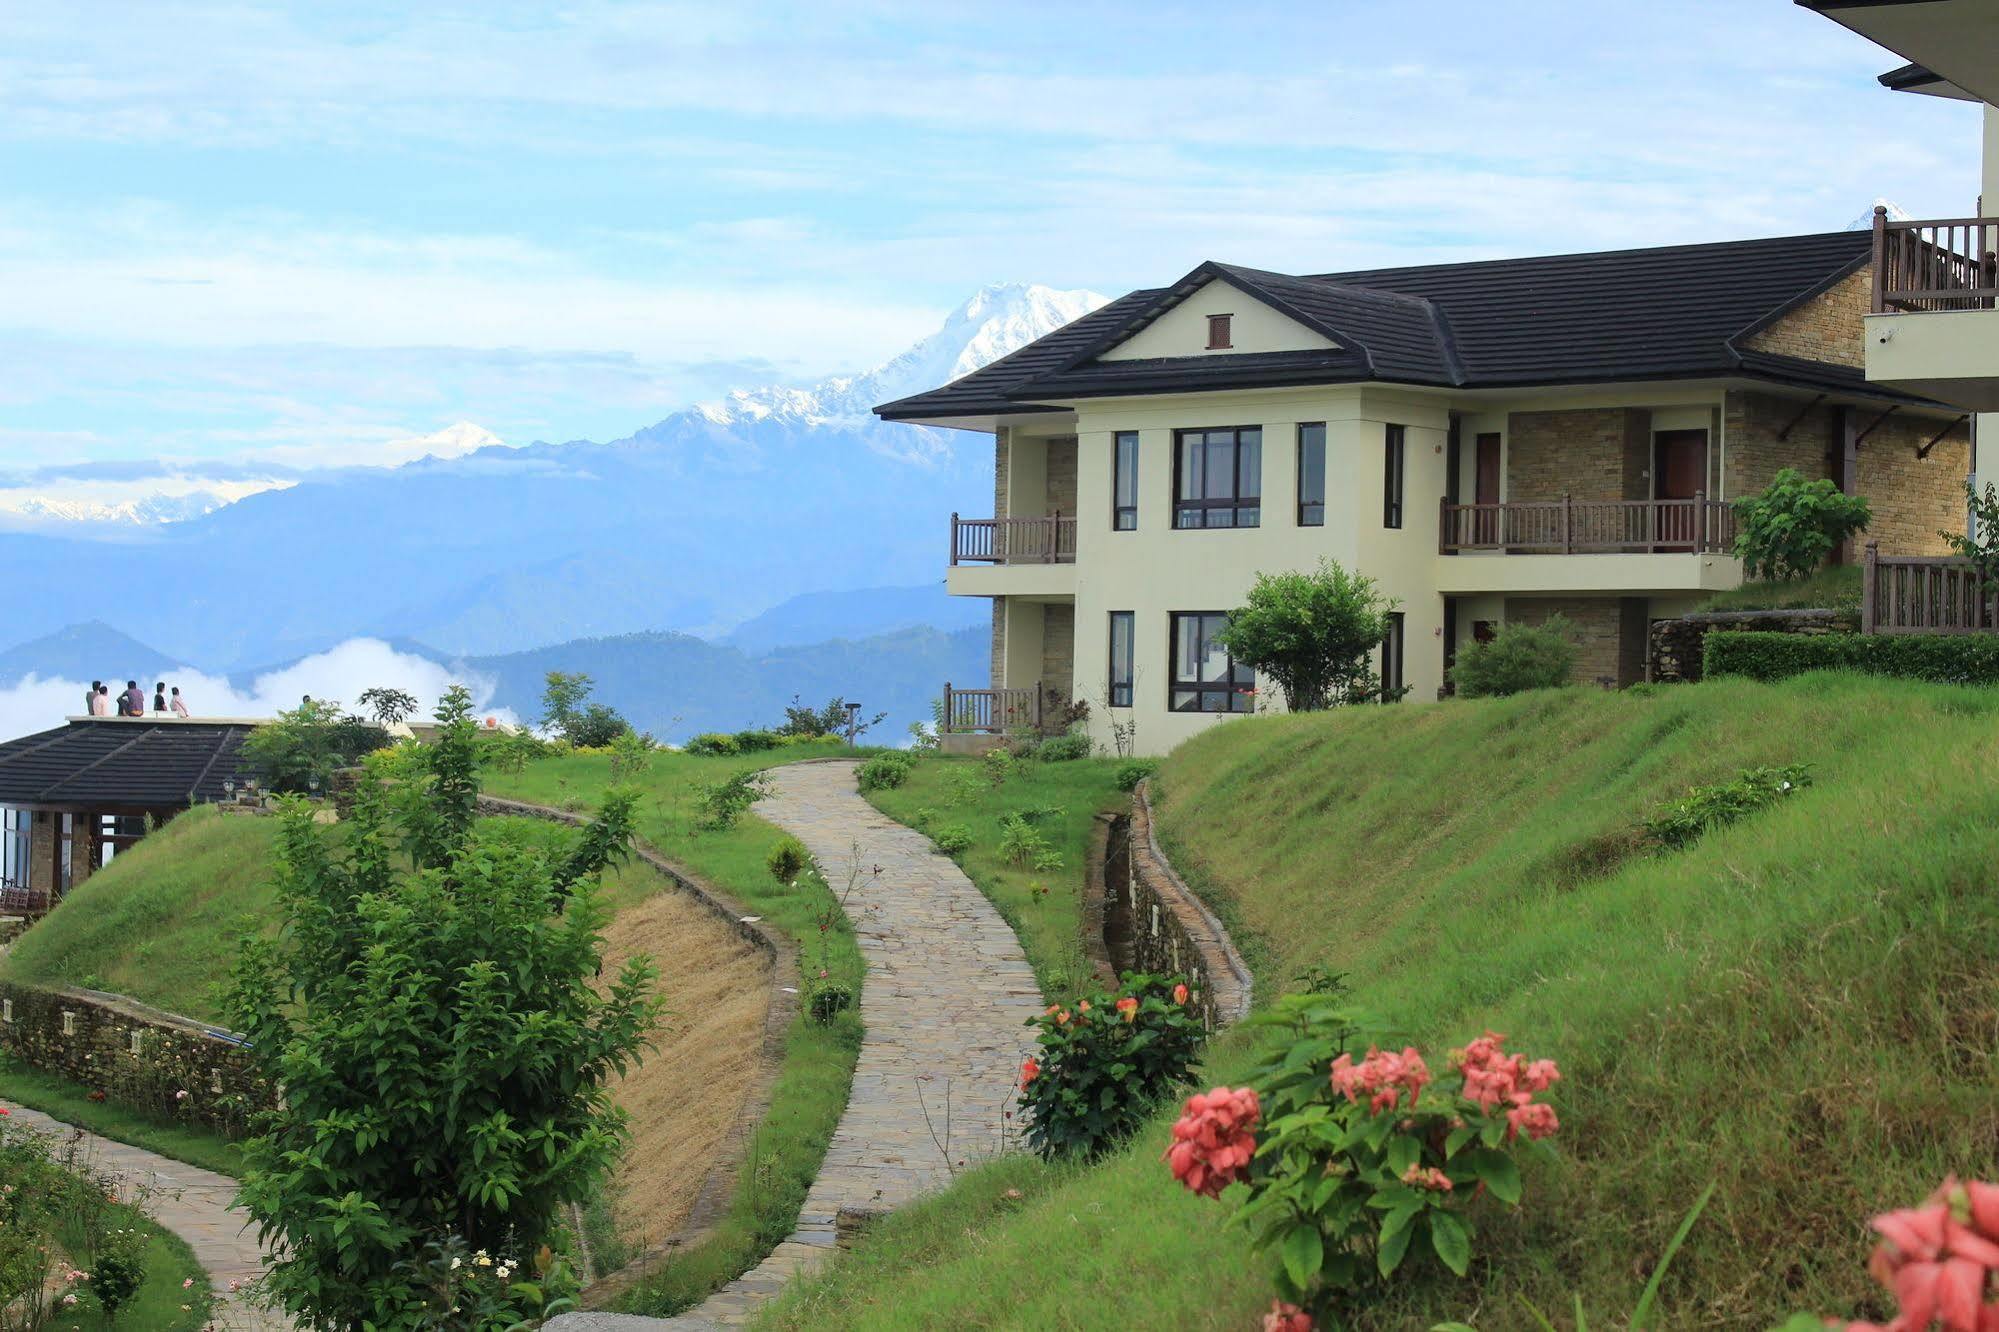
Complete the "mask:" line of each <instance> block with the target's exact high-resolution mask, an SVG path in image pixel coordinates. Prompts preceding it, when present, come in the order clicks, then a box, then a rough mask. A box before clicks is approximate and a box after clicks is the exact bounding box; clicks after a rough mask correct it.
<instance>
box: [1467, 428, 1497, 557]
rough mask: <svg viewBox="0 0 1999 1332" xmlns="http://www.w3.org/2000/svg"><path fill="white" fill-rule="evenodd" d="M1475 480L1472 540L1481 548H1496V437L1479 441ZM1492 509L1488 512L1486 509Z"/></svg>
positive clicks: (1489, 436)
mask: <svg viewBox="0 0 1999 1332" xmlns="http://www.w3.org/2000/svg"><path fill="white" fill-rule="evenodd" d="M1475 466H1476V468H1477V479H1476V480H1475V481H1474V482H1473V483H1472V503H1474V504H1477V505H1479V506H1480V507H1479V508H1478V509H1477V510H1475V511H1474V512H1475V513H1476V514H1477V519H1476V521H1475V522H1474V523H1473V524H1472V526H1473V531H1474V536H1473V540H1475V541H1476V542H1477V543H1478V544H1479V545H1481V546H1496V545H1498V544H1499V532H1500V522H1499V508H1498V505H1499V436H1498V435H1497V434H1487V435H1480V436H1479V437H1478V455H1477V462H1476V464H1475ZM1487 505H1491V506H1492V507H1491V508H1487V507H1485V506H1487Z"/></svg>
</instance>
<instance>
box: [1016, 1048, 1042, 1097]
mask: <svg viewBox="0 0 1999 1332" xmlns="http://www.w3.org/2000/svg"><path fill="white" fill-rule="evenodd" d="M1040 1076H1041V1062H1040V1061H1039V1060H1037V1059H1036V1058H1035V1057H1034V1056H1033V1055H1029V1056H1028V1057H1027V1058H1026V1059H1024V1060H1022V1061H1021V1064H1020V1089H1021V1090H1022V1091H1026V1090H1027V1084H1028V1083H1030V1082H1032V1081H1034V1080H1035V1079H1036V1078H1038V1077H1040Z"/></svg>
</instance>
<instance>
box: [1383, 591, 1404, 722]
mask: <svg viewBox="0 0 1999 1332" xmlns="http://www.w3.org/2000/svg"><path fill="white" fill-rule="evenodd" d="M1401 699H1402V612H1401V611H1390V612H1388V634H1387V636H1386V637H1384V638H1383V639H1382V640H1381V701H1382V702H1384V703H1397V702H1400V701H1401Z"/></svg>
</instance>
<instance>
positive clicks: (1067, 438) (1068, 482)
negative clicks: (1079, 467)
mask: <svg viewBox="0 0 1999 1332" xmlns="http://www.w3.org/2000/svg"><path fill="white" fill-rule="evenodd" d="M1048 512H1049V513H1059V514H1067V515H1068V516H1070V517H1072V518H1073V517H1074V516H1075V514H1076V437H1075V436H1074V435H1058V436H1056V437H1055V438H1053V439H1050V440H1049V441H1048Z"/></svg>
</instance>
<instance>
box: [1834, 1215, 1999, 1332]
mask: <svg viewBox="0 0 1999 1332" xmlns="http://www.w3.org/2000/svg"><path fill="white" fill-rule="evenodd" d="M1995 1204H1999V1188H1995V1187H1994V1186H1993V1185H1990V1184H1984V1183H1979V1182H1974V1183H1971V1184H1959V1183H1958V1182H1957V1180H1955V1179H1945V1180H1944V1182H1943V1184H1942V1185H1941V1186H1939V1187H1938V1189H1937V1191H1936V1192H1935V1193H1933V1194H1931V1195H1930V1197H1929V1199H1928V1200H1927V1201H1926V1202H1925V1203H1924V1204H1923V1205H1922V1206H1921V1207H1905V1208H1901V1209H1898V1210H1896V1211H1892V1212H1883V1213H1882V1214H1881V1215H1880V1216H1877V1217H1875V1218H1874V1220H1873V1223H1872V1224H1873V1226H1874V1229H1875V1230H1877V1231H1879V1232H1880V1233H1881V1244H1880V1245H1879V1247H1877V1248H1876V1249H1875V1250H1874V1255H1873V1257H1872V1258H1870V1259H1869V1260H1868V1264H1867V1268H1868V1271H1870V1272H1871V1273H1873V1275H1874V1277H1875V1279H1876V1280H1878V1281H1879V1282H1880V1283H1881V1284H1882V1285H1884V1286H1886V1287H1888V1289H1889V1290H1891V1291H1893V1292H1894V1294H1895V1302H1896V1303H1897V1304H1899V1305H1900V1306H1901V1312H1900V1313H1899V1314H1898V1315H1897V1316H1896V1317H1895V1319H1894V1321H1892V1322H1891V1323H1889V1324H1888V1327H1889V1329H1892V1332H1920V1330H1921V1329H1926V1328H1928V1327H1930V1326H1931V1325H1932V1324H1938V1325H1941V1326H1942V1327H1943V1328H1944V1329H1946V1332H1992V1329H1994V1328H1999V1306H1995V1305H1990V1304H1988V1303H1987V1302H1986V1291H1987V1287H1988V1286H1989V1285H1990V1284H1991V1278H1992V1274H1993V1273H1994V1272H1999V1234H1995V1233H1994V1232H1993V1229H1992V1227H1991V1226H1990V1225H1988V1223H1989V1222H1994V1221H1999V1215H1995Z"/></svg>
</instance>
